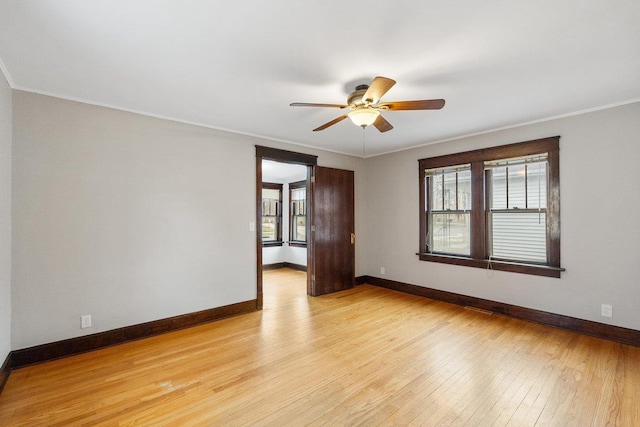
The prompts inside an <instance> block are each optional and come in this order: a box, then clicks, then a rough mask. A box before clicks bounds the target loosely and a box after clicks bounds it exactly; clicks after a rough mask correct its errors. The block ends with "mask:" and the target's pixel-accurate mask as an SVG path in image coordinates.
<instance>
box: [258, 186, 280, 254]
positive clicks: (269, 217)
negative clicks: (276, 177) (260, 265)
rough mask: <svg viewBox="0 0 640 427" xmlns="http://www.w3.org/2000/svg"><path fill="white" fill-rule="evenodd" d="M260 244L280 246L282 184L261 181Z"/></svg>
mask: <svg viewBox="0 0 640 427" xmlns="http://www.w3.org/2000/svg"><path fill="white" fill-rule="evenodd" d="M262 246H282V184H273V183H270V182H263V183H262Z"/></svg>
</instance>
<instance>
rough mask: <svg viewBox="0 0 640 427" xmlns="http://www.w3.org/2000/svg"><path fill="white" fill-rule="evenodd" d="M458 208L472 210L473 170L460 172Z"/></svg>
mask: <svg viewBox="0 0 640 427" xmlns="http://www.w3.org/2000/svg"><path fill="white" fill-rule="evenodd" d="M458 210H459V211H463V210H464V211H468V210H471V171H470V170H466V171H460V172H458Z"/></svg>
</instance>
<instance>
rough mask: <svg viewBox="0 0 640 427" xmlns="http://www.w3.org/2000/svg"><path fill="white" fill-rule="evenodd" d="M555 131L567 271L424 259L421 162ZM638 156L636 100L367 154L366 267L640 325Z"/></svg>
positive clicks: (558, 310) (576, 314)
mask: <svg viewBox="0 0 640 427" xmlns="http://www.w3.org/2000/svg"><path fill="white" fill-rule="evenodd" d="M555 135H560V136H561V139H560V185H561V233H562V240H561V257H562V266H563V267H565V268H566V269H567V271H566V272H564V273H562V278H560V279H551V278H543V277H537V276H529V275H523V274H516V273H507V272H498V271H495V272H488V271H486V270H483V269H477V268H471V267H462V266H452V265H445V264H437V263H431V262H425V261H419V260H418V257H417V256H416V255H415V253H416V252H418V249H419V244H418V242H419V236H418V215H419V213H418V162H417V160H418V159H420V158H425V157H430V156H436V155H442V154H449V153H455V152H460V151H466V150H473V149H478V148H482V147H489V146H493V145H502V144H508V143H514V142H519V141H525V140H530V139H536V138H542V137H548V136H555ZM639 163H640V103H635V104H630V105H626V106H621V107H617V108H612V109H607V110H603V111H599V112H593V113H589V114H583V115H578V116H573V117H568V118H563V119H558V120H553V121H548V122H544V123H538V124H534V125H528V126H522V127H519V128H514V129H510V130H505V131H500V132H494V133H490V134H485V135H480V136H475V137H470V138H464V139H459V140H456V141H450V142H446V143H441V144H437V145H430V146H425V147H421V148H416V149H413V150H408V151H403V152H398V153H394V154H388V155H385V156H380V157H374V158H370V159H367V161H366V183H367V187H366V211H367V217H366V226H365V234H366V235H367V246H366V256H365V260H366V268H365V270H366V272H367V274H368V275H372V276H376V277H384V278H387V279H392V280H397V281H400V282H405V283H410V284H415V285H420V286H426V287H431V288H436V289H443V290H446V291H450V292H456V293H460V294H464V295H471V296H476V297H481V298H486V299H490V300H494V301H501V302H506V303H510V304H515V305H519V306H524V307H530V308H534V309H538V310H543V311H548V312H553V313H559V314H563V315H567V316H572V317H577V318H581V319H587V320H593V321H597V322H602V323H610V324H614V325H618V326H623V327H628V328H633V329H640V310H639V309H638V307H639V306H640V220H639V218H640V191H638V188H637V187H638V183H640V167H638V164H639ZM382 266H383V267H385V269H386V275H384V276H382V275H381V274H380V267H382ZM602 303H606V304H612V305H613V318H605V317H601V316H600V305H601V304H602Z"/></svg>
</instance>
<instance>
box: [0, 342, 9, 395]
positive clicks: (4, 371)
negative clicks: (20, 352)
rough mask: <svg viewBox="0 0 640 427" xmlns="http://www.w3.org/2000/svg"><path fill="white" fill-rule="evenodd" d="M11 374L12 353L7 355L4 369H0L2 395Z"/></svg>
mask: <svg viewBox="0 0 640 427" xmlns="http://www.w3.org/2000/svg"><path fill="white" fill-rule="evenodd" d="M10 373H11V352H9V354H7V357H6V358H5V359H4V362H3V363H2V367H1V368H0V393H2V390H4V385H5V384H6V383H7V380H8V379H9V374H10Z"/></svg>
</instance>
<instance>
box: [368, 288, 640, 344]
mask: <svg viewBox="0 0 640 427" xmlns="http://www.w3.org/2000/svg"><path fill="white" fill-rule="evenodd" d="M360 278H362V279H363V280H364V283H368V284H370V285H374V286H380V287H382V288H387V289H393V290H396V291H400V292H405V293H408V294H412V295H418V296H421V297H426V298H431V299H434V300H438V301H444V302H448V303H451V304H456V305H460V306H463V307H474V308H478V309H481V310H487V311H490V312H492V313H497V314H502V315H505V316H509V317H513V318H516V319H522V320H527V321H530V322H536V323H540V324H543V325H547V326H554V327H556V328H561V329H566V330H568V331H572V332H577V333H580V334H584V335H590V336H592V337H596V338H602V339H605V340H609V341H615V342H619V343H622V344H628V345H632V346H635V347H640V331H637V330H635V329H628V328H623V327H620V326H613V325H607V324H604V323H598V322H593V321H590V320H583V319H577V318H575V317H569V316H564V315H562V314H555V313H548V312H546V311H540V310H535V309H532V308H525V307H520V306H517V305H511V304H505V303H501V302H496V301H491V300H486V299H482V298H476V297H470V296H467V295H461V294H456V293H453V292H447V291H441V290H438V289H431V288H426V287H422V286H417V285H410V284H408V283H402V282H396V281H394V280H388V279H381V278H379V277H373V276H360V277H359V278H358V279H360Z"/></svg>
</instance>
